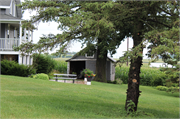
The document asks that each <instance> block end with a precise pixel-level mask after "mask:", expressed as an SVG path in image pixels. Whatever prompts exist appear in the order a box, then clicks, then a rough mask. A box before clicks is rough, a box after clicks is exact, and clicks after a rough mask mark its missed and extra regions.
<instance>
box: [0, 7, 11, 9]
mask: <svg viewBox="0 0 180 119" xmlns="http://www.w3.org/2000/svg"><path fill="white" fill-rule="evenodd" d="M0 8H5V9H10V6H0Z"/></svg>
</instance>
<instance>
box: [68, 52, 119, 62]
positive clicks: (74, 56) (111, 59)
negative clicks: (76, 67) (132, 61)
mask: <svg viewBox="0 0 180 119" xmlns="http://www.w3.org/2000/svg"><path fill="white" fill-rule="evenodd" d="M77 56H79V55H78V53H76V54H75V55H73V56H72V57H71V58H70V59H68V60H66V62H69V61H72V60H73V59H74V58H76V57H77ZM89 59H90V60H92V58H86V59H79V60H81V61H82V60H89ZM107 59H109V60H110V61H112V62H116V60H114V59H113V58H111V57H109V56H107ZM93 60H94V59H93Z"/></svg>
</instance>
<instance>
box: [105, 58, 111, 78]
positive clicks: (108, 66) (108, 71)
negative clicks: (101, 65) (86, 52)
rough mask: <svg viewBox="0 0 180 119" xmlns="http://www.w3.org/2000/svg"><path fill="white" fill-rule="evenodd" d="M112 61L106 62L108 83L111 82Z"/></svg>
mask: <svg viewBox="0 0 180 119" xmlns="http://www.w3.org/2000/svg"><path fill="white" fill-rule="evenodd" d="M110 68H111V66H110V61H107V62H106V79H107V81H110V80H111V79H110V71H111V69H110Z"/></svg>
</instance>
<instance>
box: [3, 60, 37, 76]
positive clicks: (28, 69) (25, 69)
mask: <svg viewBox="0 0 180 119" xmlns="http://www.w3.org/2000/svg"><path fill="white" fill-rule="evenodd" d="M1 74H4V75H14V76H23V77H26V76H28V75H31V74H35V69H33V67H32V66H26V65H23V64H18V63H17V62H15V61H8V60H3V61H1Z"/></svg>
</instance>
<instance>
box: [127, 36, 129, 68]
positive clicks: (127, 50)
mask: <svg viewBox="0 0 180 119" xmlns="http://www.w3.org/2000/svg"><path fill="white" fill-rule="evenodd" d="M128 50H129V37H127V51H128ZM127 66H128V58H127Z"/></svg>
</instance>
